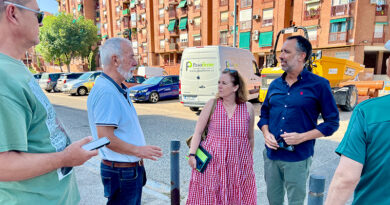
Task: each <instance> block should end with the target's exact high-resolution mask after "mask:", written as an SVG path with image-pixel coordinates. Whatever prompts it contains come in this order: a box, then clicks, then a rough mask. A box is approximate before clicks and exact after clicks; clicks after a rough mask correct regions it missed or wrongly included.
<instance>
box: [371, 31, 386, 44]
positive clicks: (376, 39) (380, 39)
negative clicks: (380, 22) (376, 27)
mask: <svg viewBox="0 0 390 205" xmlns="http://www.w3.org/2000/svg"><path fill="white" fill-rule="evenodd" d="M385 39H386V38H385V33H384V32H374V35H373V36H372V43H385V42H386V41H385Z"/></svg>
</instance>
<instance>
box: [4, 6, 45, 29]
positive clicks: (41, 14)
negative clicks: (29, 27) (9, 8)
mask: <svg viewBox="0 0 390 205" xmlns="http://www.w3.org/2000/svg"><path fill="white" fill-rule="evenodd" d="M4 4H8V5H14V6H15V7H18V8H20V9H26V10H29V11H32V12H34V13H36V14H37V19H38V23H39V24H40V23H42V20H43V16H44V13H43V12H42V11H37V10H34V9H30V8H28V7H25V6H22V5H19V4H15V3H12V2H9V1H4Z"/></svg>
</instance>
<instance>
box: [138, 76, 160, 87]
mask: <svg viewBox="0 0 390 205" xmlns="http://www.w3.org/2000/svg"><path fill="white" fill-rule="evenodd" d="M161 79H163V77H162V76H157V77H151V78H149V79H147V80H145V81H144V82H143V83H142V84H150V85H156V84H158V83H160V81H161Z"/></svg>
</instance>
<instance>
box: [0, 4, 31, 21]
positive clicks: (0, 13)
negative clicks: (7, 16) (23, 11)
mask: <svg viewBox="0 0 390 205" xmlns="http://www.w3.org/2000/svg"><path fill="white" fill-rule="evenodd" d="M4 1H8V2H11V3H14V4H19V5H22V6H25V5H26V4H27V3H29V2H30V1H31V0H0V17H1V15H3V12H4V10H5V7H6V6H7V4H4Z"/></svg>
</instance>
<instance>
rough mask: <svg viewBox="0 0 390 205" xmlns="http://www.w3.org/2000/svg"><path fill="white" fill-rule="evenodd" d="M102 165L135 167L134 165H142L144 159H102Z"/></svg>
mask: <svg viewBox="0 0 390 205" xmlns="http://www.w3.org/2000/svg"><path fill="white" fill-rule="evenodd" d="M102 163H103V164H104V165H107V166H110V167H116V168H125V167H136V166H144V161H143V160H140V161H138V162H113V161H109V160H105V159H103V160H102Z"/></svg>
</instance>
